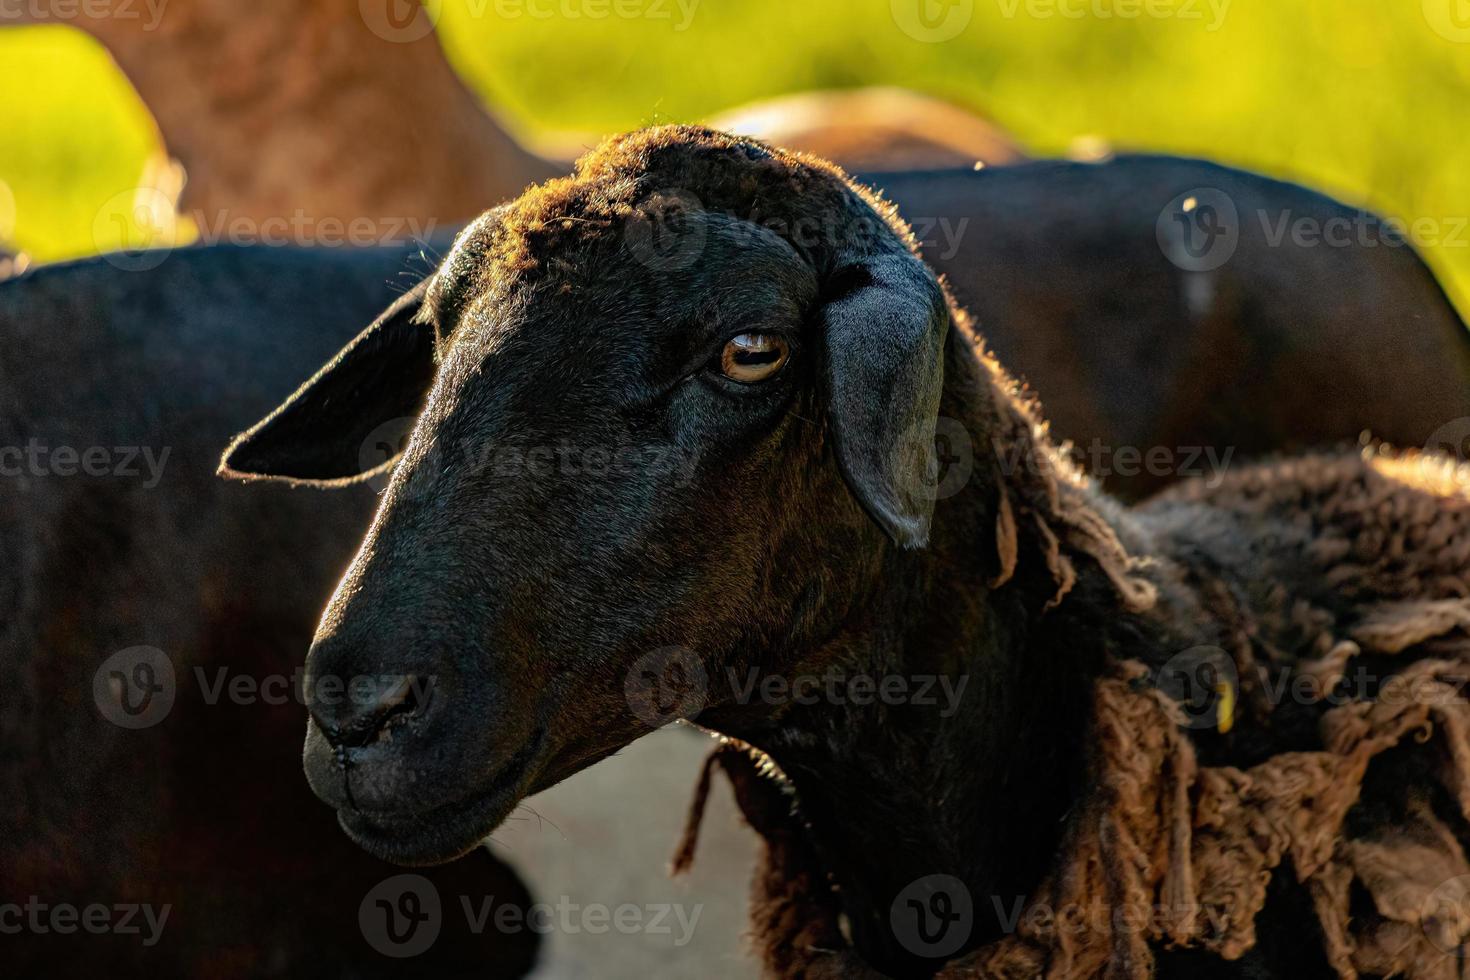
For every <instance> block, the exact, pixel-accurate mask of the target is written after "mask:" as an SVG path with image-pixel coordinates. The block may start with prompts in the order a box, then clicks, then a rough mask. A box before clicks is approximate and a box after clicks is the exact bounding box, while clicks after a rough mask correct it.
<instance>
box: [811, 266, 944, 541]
mask: <svg viewBox="0 0 1470 980" xmlns="http://www.w3.org/2000/svg"><path fill="white" fill-rule="evenodd" d="M826 293H827V298H826V303H825V305H824V308H823V316H822V319H823V324H824V327H825V334H826V337H825V345H824V346H825V350H826V362H827V386H828V399H829V403H830V404H829V407H830V412H831V416H832V426H833V435H834V437H835V444H836V450H837V461H838V464H839V466H840V467H841V470H842V475H843V476H844V477H845V478H846V481H847V485H848V488H849V489H850V490H851V491H852V493H853V496H855V497H856V498H857V500H858V502H859V503H861V504H862V505H863V508H864V509H865V510H866V511H867V512H868V515H869V516H870V517H872V518H873V520H874V522H876V523H877V525H878V526H879V527H881V528H882V529H883V530H884V531H885V532H887V534H888V536H889V537H890V538H892V539H893V541H894V542H895V543H896V544H898V545H900V546H901V547H904V548H922V547H923V546H924V545H925V544H927V543H928V540H929V525H930V521H931V519H932V517H933V515H934V495H933V493H932V487H933V484H934V474H935V471H936V470H937V469H938V461H937V459H936V454H935V451H934V430H935V424H936V422H937V420H938V415H939V396H940V392H941V390H942V389H943V387H944V353H943V352H944V339H945V336H946V335H947V333H948V331H949V320H950V317H949V305H948V302H947V301H946V300H945V297H944V291H943V290H942V289H940V287H939V283H938V281H937V280H936V279H935V278H934V274H933V273H932V272H930V271H929V267H928V266H926V265H925V264H924V263H923V262H922V261H921V260H920V259H919V258H918V257H917V256H915V255H914V254H912V253H911V252H909V251H907V250H905V249H903V248H902V247H901V246H898V247H895V248H894V249H893V250H891V251H888V252H885V253H879V254H878V255H870V256H864V257H862V258H861V259H860V260H858V261H855V262H852V263H850V264H847V265H844V266H843V267H842V268H840V269H839V270H838V271H837V272H836V273H835V274H834V275H833V277H832V281H831V282H830V283H829V284H828V286H827V288H826Z"/></svg>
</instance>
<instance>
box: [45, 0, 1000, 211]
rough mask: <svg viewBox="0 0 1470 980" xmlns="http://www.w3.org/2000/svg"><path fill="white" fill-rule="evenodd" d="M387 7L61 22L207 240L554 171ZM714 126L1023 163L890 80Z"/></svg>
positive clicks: (450, 196)
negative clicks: (105, 77)
mask: <svg viewBox="0 0 1470 980" xmlns="http://www.w3.org/2000/svg"><path fill="white" fill-rule="evenodd" d="M376 6H381V7H383V10H380V11H377V15H375V14H374V10H375V7H376ZM396 6H397V5H396V3H395V0H375V2H367V0H365V2H364V3H363V4H357V3H347V2H340V0H338V2H330V3H329V2H326V0H306V2H301V0H261V2H258V3H254V4H251V5H250V7H249V8H248V10H245V9H243V8H241V7H240V5H239V4H237V3H235V2H233V0H170V2H169V3H168V4H167V6H166V7H164V8H160V9H159V11H158V13H157V15H156V17H155V16H152V15H150V13H149V12H148V11H146V10H144V9H143V8H141V7H140V9H139V15H138V16H137V17H133V18H124V17H119V16H104V17H88V16H86V12H85V10H83V11H82V12H81V16H79V17H77V18H69V19H68V20H66V21H65V22H66V23H68V24H72V25H74V26H77V27H80V28H82V29H83V30H85V31H87V32H88V33H89V34H91V35H92V36H93V37H95V38H96V39H97V40H98V41H100V42H101V43H102V44H103V45H104V46H106V48H107V49H108V51H109V52H110V53H111V54H112V56H113V58H114V59H116V61H117V63H118V65H119V67H120V68H121V69H122V71H123V72H124V73H125V74H126V75H127V77H128V79H129V81H131V82H132V84H133V86H134V87H135V88H136V89H137V91H138V94H139V95H140V96H141V98H142V100H143V102H144V103H145V104H146V105H147V106H148V108H149V110H150V111H151V112H152V113H153V115H154V117H155V119H156V120H157V123H158V127H159V131H160V134H161V137H162V140H163V143H164V145H165V147H166V148H167V151H168V153H169V154H171V155H172V156H173V157H174V158H176V159H177V160H178V161H179V163H180V164H182V166H183V169H184V171H185V172H186V173H187V176H188V181H187V185H186V186H185V187H184V189H183V193H182V196H181V199H180V207H181V208H182V210H184V211H185V212H186V213H187V214H188V215H189V216H190V217H191V218H193V219H194V221H195V222H196V224H198V225H199V226H200V228H201V230H202V231H203V232H204V233H205V237H206V238H211V237H217V236H211V235H210V234H209V232H210V230H212V229H220V228H224V227H227V222H229V221H230V220H232V219H245V220H247V221H249V222H254V223H257V224H258V223H261V222H265V221H268V220H271V219H275V220H277V221H279V220H280V219H281V218H283V217H285V218H289V217H291V216H293V215H295V214H296V213H297V211H298V209H301V208H306V209H308V211H307V214H306V217H307V218H308V219H311V220H313V221H315V222H321V221H323V220H325V219H339V220H348V219H351V218H355V217H359V216H368V217H376V218H388V217H392V218H399V219H408V218H413V219H434V220H436V221H440V222H445V223H452V222H456V221H460V220H467V219H469V218H471V217H474V216H475V215H477V214H479V213H480V212H481V211H482V210H484V209H485V208H486V207H488V206H490V205H493V204H495V203H498V202H500V201H503V200H506V199H508V198H511V197H514V196H516V195H517V194H519V193H520V192H521V191H522V190H524V189H525V187H526V186H527V185H529V184H532V183H537V182H540V181H543V180H547V179H549V178H551V177H553V176H556V175H557V174H560V173H564V172H565V171H566V170H567V169H568V161H557V160H553V159H549V158H546V157H543V156H541V155H539V154H538V153H536V152H534V151H532V150H531V149H529V148H527V147H526V146H524V145H523V144H522V143H521V142H520V141H519V140H518V139H517V138H516V136H515V135H513V134H512V133H511V132H510V131H508V130H507V129H506V127H505V126H504V125H503V124H502V122H501V121H500V120H498V119H496V118H495V116H494V115H493V114H492V113H490V112H488V111H487V110H486V108H485V106H484V104H483V103H482V102H481V101H480V99H479V98H478V96H476V95H475V94H474V93H473V92H471V91H470V89H469V88H468V87H466V85H465V84H464V82H463V81H462V80H461V79H460V78H459V76H458V75H457V74H456V73H455V71H454V69H453V68H452V67H451V66H450V64H449V61H448V60H447V59H446V58H445V56H444V51H443V49H442V48H441V47H440V45H439V41H438V39H437V38H436V37H435V36H434V32H433V30H432V26H433V25H432V18H430V17H429V15H428V14H427V13H426V12H425V11H423V10H418V11H415V12H414V16H413V17H411V18H408V19H407V20H399V19H395V17H394V14H395V13H397V11H396ZM389 11H393V13H390V12H389ZM36 17H37V12H36V11H28V12H22V13H21V20H20V21H19V22H22V23H36V22H38V21H37V20H36ZM416 19H421V20H416ZM369 21H372V23H369ZM389 37H392V38H394V40H388V39H387V38H389ZM715 124H716V125H717V126H719V127H721V128H725V129H733V130H736V131H739V132H742V133H745V134H747V135H753V136H759V137H761V138H763V139H767V140H770V141H771V142H775V143H778V144H781V145H784V146H789V147H792V148H795V149H801V150H808V151H811V152H814V153H817V154H819V155H822V156H825V157H827V158H829V159H833V160H835V161H836V162H838V163H840V164H843V165H845V166H850V167H852V168H854V169H875V170H891V169H902V168H907V167H913V166H923V167H942V166H952V165H955V164H958V163H962V164H963V165H965V166H970V165H973V164H974V163H975V162H976V161H984V162H986V163H1009V162H1013V161H1015V160H1019V159H1024V153H1023V152H1022V150H1021V149H1020V148H1019V146H1018V145H1017V144H1016V143H1015V142H1014V141H1013V140H1012V139H1011V138H1010V137H1009V136H1007V135H1005V134H1004V133H1002V132H1001V131H999V130H998V129H996V128H995V127H994V126H992V125H991V124H990V123H988V122H986V121H985V120H983V119H980V118H979V117H977V116H974V115H971V114H969V113H968V112H966V111H964V110H962V109H959V108H957V107H955V106H953V105H949V104H947V103H943V102H940V101H938V100H934V99H929V98H925V97H923V96H919V95H915V94H913V93H910V92H905V91H903V90H899V89H891V88H880V89H862V90H858V91H854V92H823V93H811V94H808V95H797V96H791V97H786V98H780V99H775V100H772V101H769V102H764V103H755V104H752V105H750V106H746V107H743V108H741V109H739V110H737V112H736V113H735V114H734V115H733V116H727V117H721V118H719V119H717V120H715ZM588 145H590V143H589V144H588ZM572 155H575V152H574V153H573V154H572ZM150 186H151V185H150ZM161 190H162V191H163V192H164V193H165V194H169V193H170V190H171V189H170V188H161ZM258 234H259V231H257V232H256V235H258ZM232 237H233V239H234V240H239V239H240V238H241V237H242V236H241V234H240V233H238V232H232ZM248 237H251V238H253V237H256V236H255V235H249V236H248Z"/></svg>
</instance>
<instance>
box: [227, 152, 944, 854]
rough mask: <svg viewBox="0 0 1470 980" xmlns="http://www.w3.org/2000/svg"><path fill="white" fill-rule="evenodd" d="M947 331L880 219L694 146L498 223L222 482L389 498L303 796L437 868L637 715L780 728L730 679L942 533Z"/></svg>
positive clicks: (253, 438) (330, 626) (786, 648)
mask: <svg viewBox="0 0 1470 980" xmlns="http://www.w3.org/2000/svg"><path fill="white" fill-rule="evenodd" d="M950 323H951V311H950V307H949V305H948V302H947V300H946V297H945V294H944V292H943V290H942V289H941V287H940V286H939V284H938V283H937V281H936V280H935V277H934V275H933V274H932V273H931V272H930V271H929V270H928V268H927V267H926V266H925V265H924V264H923V263H922V262H921V261H920V260H919V259H918V258H917V257H916V255H915V253H914V250H913V244H912V240H911V236H910V235H909V234H908V231H907V229H906V228H905V227H904V226H903V225H902V224H901V223H900V222H899V221H898V219H897V218H896V217H894V215H893V213H892V211H891V210H889V209H887V208H885V207H883V206H882V205H881V204H879V203H878V202H877V201H876V200H875V199H874V198H873V197H871V196H870V195H869V194H868V193H867V192H865V191H863V190H861V189H859V188H858V187H856V186H855V185H854V184H852V183H851V182H850V181H849V180H848V179H847V178H846V177H845V176H844V175H843V174H842V173H841V172H840V171H839V170H837V169H836V168H835V167H832V166H831V165H829V164H826V163H823V162H821V161H818V160H815V159H809V158H803V157H798V156H793V155H790V154H786V153H783V152H780V151H777V150H774V149H772V148H770V147H767V146H765V145H762V144H760V143H757V142H754V141H751V140H747V139H740V138H737V137H732V136H727V135H724V134H721V133H717V132H713V131H709V130H704V129H696V128H687V127H666V128H658V129H652V130H648V131H644V132H640V133H635V134H632V135H629V136H624V137H621V138H617V139H614V140H612V141H611V142H609V143H608V144H606V145H604V146H603V147H601V148H600V149H598V150H597V151H595V152H593V153H592V154H590V155H589V156H588V157H587V158H585V159H584V160H582V161H581V162H580V163H579V165H578V171H577V173H576V174H575V175H574V176H572V177H569V178H566V179H562V180H558V181H553V182H551V183H549V184H547V185H544V186H541V187H537V188H533V189H531V190H530V191H528V192H527V193H526V194H525V195H524V196H523V197H521V198H520V199H519V200H517V201H515V202H512V203H510V204H508V205H505V206H503V207H501V208H498V209H496V210H494V211H491V212H489V213H487V214H486V215H484V216H483V217H482V218H481V219H479V220H478V221H477V222H476V223H474V224H473V225H471V226H470V227H469V228H467V229H466V230H465V231H464V232H463V233H462V234H461V235H460V236H459V239H458V240H457V242H456V244H455V246H454V248H453V249H452V251H451V252H450V254H449V255H448V256H447V257H446V259H445V260H444V262H443V263H442V265H441V267H440V268H439V269H438V270H437V271H436V272H435V273H434V274H433V275H432V276H431V277H430V278H429V279H428V280H427V281H425V282H424V283H423V284H421V285H420V287H418V288H417V289H415V290H413V291H412V292H410V293H409V294H407V295H406V296H404V297H403V298H402V299H401V300H400V302H399V303H397V304H396V305H395V306H394V307H393V308H392V309H390V310H389V311H388V312H387V313H385V314H384V316H383V317H382V318H380V319H379V321H378V322H377V323H375V324H373V325H372V326H371V327H370V328H369V329H368V330H367V331H365V332H364V333H363V334H362V335H361V336H360V337H358V338H357V339H356V340H355V341H354V342H353V343H352V344H350V345H349V346H348V347H347V348H345V349H344V350H343V351H342V352H341V354H339V355H338V357H337V358H336V359H334V360H333V361H332V362H330V363H329V364H328V365H327V366H325V367H324V368H323V369H322V370H321V371H320V372H319V373H318V374H317V375H316V376H315V377H314V378H312V379H311V380H310V381H308V382H307V383H306V384H305V385H304V386H303V387H302V388H301V389H300V390H299V391H298V392H296V394H295V395H293V396H292V397H291V398H290V399H289V400H287V401H286V402H285V403H284V404H283V405H282V406H281V407H280V408H279V409H277V410H276V412H274V413H273V414H272V415H271V416H269V417H268V418H266V419H265V420H263V421H262V422H261V423H259V424H258V425H257V426H255V427H254V428H253V429H251V430H250V431H248V432H246V433H245V434H243V435H242V436H241V437H240V438H239V439H237V440H236V442H235V444H234V445H233V446H232V447H231V448H230V449H229V450H228V452H227V453H226V455H225V458H224V461H223V463H222V466H221V471H222V473H224V474H225V475H230V476H242V477H247V478H252V477H253V478H276V479H286V480H292V481H297V482H304V483H317V484H338V483H346V482H354V481H360V480H364V479H383V480H385V481H386V489H385V491H384V494H383V499H382V503H381V506H380V509H379V512H378V515H377V518H376V519H375V521H374V523H373V525H372V528H371V529H370V531H369V532H368V534H367V537H366V540H365V541H364V542H363V544H362V547H361V549H360V551H359V553H358V555H357V557H356V559H355V560H354V561H353V563H352V565H351V567H350V568H349V570H348V571H347V573H346V575H345V576H344V578H343V579H342V581H341V583H340V585H339V586H338V589H337V592H336V594H335V596H334V597H333V599H332V601H331V603H330V605H329V606H328V608H327V610H326V613H325V614H324V616H323V619H322V622H321V626H320V628H319V631H318V634H317V638H316V641H315V643H314V644H313V647H312V651H311V654H310V659H309V662H308V676H307V684H308V692H307V693H308V698H309V704H310V706H311V713H312V721H311V724H310V727H309V731H308V737H307V751H306V768H307V774H308V777H309V779H310V780H311V783H312V786H313V787H314V789H315V790H316V792H317V794H318V795H319V796H320V797H321V798H322V799H324V800H325V801H327V802H328V803H330V804H332V805H334V806H335V807H337V808H338V810H339V813H340V817H341V821H342V823H343V826H344V827H345V828H346V830H347V831H348V833H349V834H351V835H352V836H353V837H354V838H355V839H356V840H358V841H359V842H360V843H361V844H363V845H364V846H365V847H367V848H368V849H369V850H371V851H373V852H374V853H377V854H379V855H381V856H384V857H387V858H390V859H394V860H399V861H403V862H409V863H418V862H432V861H438V860H445V859H449V858H452V857H455V856H457V855H459V854H461V853H463V852H464V851H465V850H467V849H468V848H470V847H473V846H474V845H475V844H476V843H477V842H478V841H479V840H481V839H482V838H483V837H484V836H485V835H486V834H487V833H489V832H490V831H491V830H492V829H493V828H494V827H495V826H496V825H497V824H498V823H499V822H500V821H501V820H503V819H504V818H505V816H506V815H507V814H508V813H509V812H510V811H511V809H512V808H513V807H514V806H515V804H516V803H517V802H518V801H519V800H520V799H521V798H522V797H524V796H525V795H527V794H529V793H531V792H535V791H536V790H538V789H540V788H544V787H546V786H549V785H551V784H553V783H555V782H557V781H558V780H560V779H562V778H565V777H566V776H568V775H570V774H572V773H573V772H576V771H577V770H579V769H581V768H583V767H585V766H587V765H590V764H591V763H592V762H595V761H596V760H598V759H600V758H602V757H604V756H606V755H608V754H610V753H612V752H614V751H616V750H617V749H619V748H621V747H622V746H624V745H626V744H627V743H629V742H630V741H632V740H633V739H634V738H637V737H638V736H639V735H641V734H643V733H645V732H647V731H648V730H650V726H651V725H656V724H657V723H659V722H661V721H665V720H669V718H671V717H673V716H674V715H683V716H693V715H697V716H699V717H700V718H701V719H702V720H708V719H710V718H713V717H719V718H721V719H724V720H728V719H730V718H736V719H738V718H739V717H740V715H741V713H743V712H756V711H762V710H766V709H764V708H762V707H760V706H755V705H735V704H733V703H732V698H731V694H732V692H731V691H730V685H728V684H726V683H724V681H723V678H724V676H725V673H724V672H725V671H727V670H729V669H731V668H735V667H738V666H745V665H752V664H759V665H761V666H762V667H763V668H764V669H769V670H775V671H782V670H795V669H798V668H799V669H803V670H805V669H810V668H811V667H813V666H814V665H812V664H810V663H809V662H807V661H806V660H804V658H806V657H808V656H809V655H810V651H811V650H813V649H816V648H818V647H819V645H820V644H819V643H818V642H817V641H818V640H819V639H821V638H825V637H829V636H830V635H831V634H832V633H833V631H834V630H837V629H839V628H840V627H841V626H842V624H843V623H845V622H848V621H850V620H852V619H853V618H855V617H861V616H862V615H863V614H864V600H865V597H866V596H869V595H870V594H871V593H872V592H873V590H874V588H875V587H876V585H877V581H878V579H879V576H880V571H881V570H882V569H883V567H884V562H885V560H887V559H889V558H891V557H892V556H893V555H895V554H903V553H905V552H906V550H907V549H917V548H922V547H923V546H924V544H925V542H926V540H927V537H928V534H929V527H930V521H931V516H932V512H933V499H932V494H931V493H930V492H929V487H930V482H929V481H930V479H931V476H932V473H933V470H934V469H935V465H936V464H935V459H934V427H935V420H936V414H937V411H938V403H939V398H940V393H941V388H942V385H943V362H944V356H943V352H944V346H945V340H946V336H947V333H948V331H949V328H950ZM400 435H401V436H402V437H403V438H402V440H401V445H400V439H399V437H400ZM400 448H401V453H400V451H399V450H400ZM379 450H381V452H379ZM389 468H391V478H390V477H389V476H388V475H387V470H388V469H389ZM671 675H678V676H682V677H683V678H684V679H685V680H686V681H688V682H689V684H688V688H687V690H684V693H677V692H676V693H674V694H672V695H671V693H670V691H669V690H668V683H670V682H671ZM673 679H675V680H676V679H677V678H673ZM329 682H331V683H329ZM329 687H330V689H331V690H330V691H329V690H328V688H329ZM644 695H651V697H645V696H644ZM722 724H723V722H722Z"/></svg>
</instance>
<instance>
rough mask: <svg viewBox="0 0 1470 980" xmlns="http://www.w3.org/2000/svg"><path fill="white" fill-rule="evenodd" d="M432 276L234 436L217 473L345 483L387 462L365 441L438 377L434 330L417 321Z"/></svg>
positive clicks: (414, 404)
mask: <svg viewBox="0 0 1470 980" xmlns="http://www.w3.org/2000/svg"><path fill="white" fill-rule="evenodd" d="M429 281H430V280H429V279H425V280H424V281H423V282H421V283H419V284H418V285H417V286H415V287H414V288H413V289H412V290H410V291H409V292H407V293H405V294H404V295H402V296H400V297H399V298H398V299H397V301H395V302H394V303H393V305H392V306H390V307H388V309H387V310H386V311H385V312H384V313H383V314H382V315H381V316H379V317H378V319H377V320H376V321H374V322H373V324H372V326H370V327H368V328H367V329H366V330H364V331H363V332H362V333H360V334H358V335H357V337H355V338H354V339H353V341H352V342H351V343H350V344H348V345H347V346H346V347H344V348H342V350H341V351H340V352H339V353H338V354H337V356H336V357H334V358H332V360H331V361H329V362H328V363H327V365H326V366H325V367H323V368H322V369H321V370H320V371H318V372H317V373H316V375H315V376H314V377H312V379H311V380H310V381H308V382H306V383H305V384H304V385H302V386H301V387H300V388H298V389H297V390H296V393H295V394H294V395H292V396H291V397H290V398H288V399H286V400H285V402H283V403H282V404H281V405H280V407H278V408H277V409H276V410H275V411H273V412H271V414H270V415H268V416H266V417H265V418H264V419H262V420H261V421H260V422H257V423H256V424H255V425H254V426H252V427H251V428H250V429H249V430H247V431H246V432H244V433H241V434H240V435H239V436H236V437H235V441H234V442H233V443H231V445H230V448H229V449H227V450H225V454H224V458H223V459H221V461H220V465H219V474H220V475H221V476H226V477H243V478H247V479H276V480H288V481H292V482H297V483H306V484H315V485H318V486H341V485H346V484H349V483H355V482H357V481H359V480H361V479H364V478H366V477H368V476H371V475H373V474H374V473H378V472H381V471H382V470H383V469H385V468H387V467H388V466H389V465H390V464H391V462H392V460H391V459H389V460H388V461H386V462H384V461H383V458H382V456H381V455H379V456H378V457H377V458H376V460H374V459H372V454H371V453H364V451H363V445H364V443H365V441H366V440H367V439H368V437H369V435H371V434H373V432H374V430H376V429H378V428H380V427H382V426H384V425H385V424H386V423H389V422H393V421H395V420H398V419H407V418H411V417H413V416H416V415H417V414H418V412H419V408H420V405H421V403H422V402H423V399H424V395H425V393H426V392H427V391H428V389H429V385H430V384H431V383H432V381H433V379H434V371H435V364H434V329H433V327H431V326H429V325H427V324H423V323H420V322H418V314H419V311H420V309H421V308H422V306H423V300H424V294H425V293H426V292H427V290H428V285H429ZM394 441H395V442H396V441H397V440H396V439H395V440H394ZM364 456H367V457H369V458H368V460H366V461H365V460H364Z"/></svg>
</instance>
